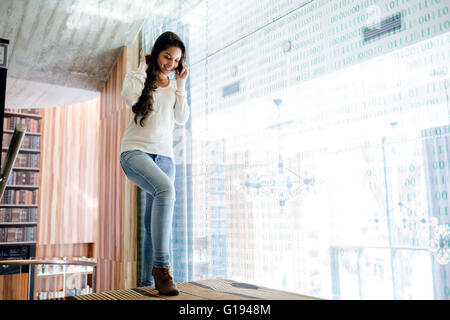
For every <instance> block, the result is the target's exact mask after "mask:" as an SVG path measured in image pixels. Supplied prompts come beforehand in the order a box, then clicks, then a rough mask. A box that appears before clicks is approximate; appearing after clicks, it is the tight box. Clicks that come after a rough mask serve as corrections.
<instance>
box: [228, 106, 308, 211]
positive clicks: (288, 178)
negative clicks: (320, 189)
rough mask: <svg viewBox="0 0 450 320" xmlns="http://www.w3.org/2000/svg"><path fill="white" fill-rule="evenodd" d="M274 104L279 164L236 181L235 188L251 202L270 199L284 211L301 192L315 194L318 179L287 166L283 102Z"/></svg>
mask: <svg viewBox="0 0 450 320" xmlns="http://www.w3.org/2000/svg"><path fill="white" fill-rule="evenodd" d="M273 102H274V104H275V105H276V107H277V116H278V121H277V127H278V162H277V163H276V164H275V166H272V168H271V169H269V170H268V172H263V173H261V171H259V172H258V173H256V174H247V175H246V178H245V180H244V181H242V180H240V181H236V182H235V186H236V187H237V189H238V190H243V191H244V192H245V194H246V196H247V198H248V199H249V200H251V201H253V200H256V199H257V198H269V197H270V198H272V199H274V200H276V202H277V203H278V205H279V206H280V208H281V209H283V207H284V206H285V205H286V202H287V201H288V200H289V199H291V198H294V197H296V196H298V195H299V194H300V193H301V192H303V191H307V192H315V187H316V179H315V178H314V177H311V176H309V174H308V172H307V171H304V173H303V174H302V175H300V174H298V173H296V172H295V171H293V170H291V169H289V168H288V167H287V166H286V165H285V162H284V161H283V158H282V153H281V126H282V124H281V121H280V112H279V109H280V105H281V103H282V100H281V99H274V100H273Z"/></svg>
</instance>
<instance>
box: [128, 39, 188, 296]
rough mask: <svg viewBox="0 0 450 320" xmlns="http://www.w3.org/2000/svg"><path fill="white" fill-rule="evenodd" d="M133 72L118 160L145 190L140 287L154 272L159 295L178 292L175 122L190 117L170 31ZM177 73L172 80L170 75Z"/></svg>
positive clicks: (181, 51)
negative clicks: (173, 255)
mask: <svg viewBox="0 0 450 320" xmlns="http://www.w3.org/2000/svg"><path fill="white" fill-rule="evenodd" d="M140 56H141V59H140V64H139V67H138V69H137V70H136V71H131V72H128V73H127V74H126V76H125V80H124V84H123V89H122V97H123V99H124V100H125V102H126V103H127V104H128V105H129V106H132V111H133V113H134V115H133V117H132V119H130V120H129V122H128V124H127V127H126V129H125V132H124V136H123V139H122V146H121V149H120V164H121V165H122V169H123V171H124V172H125V174H126V176H127V177H128V178H129V179H130V180H131V181H132V182H134V183H135V184H136V185H138V186H139V187H140V188H141V189H142V190H144V191H145V192H146V204H145V216H144V225H145V234H144V244H143V259H142V277H141V284H140V285H141V286H150V285H153V283H152V279H151V278H152V276H153V279H154V281H155V287H156V289H157V290H158V291H159V292H160V293H161V294H166V295H178V293H179V292H178V288H177V286H176V284H175V283H174V281H173V277H172V275H171V273H170V261H169V260H170V257H169V239H170V234H171V228H172V217H173V209H174V205H175V186H174V180H175V164H174V160H173V159H174V153H173V147H172V143H173V141H172V140H173V136H172V131H173V129H174V122H176V123H178V124H180V125H182V124H184V123H186V121H187V120H188V118H189V106H188V105H187V97H186V90H185V83H186V78H187V76H188V74H189V71H188V70H189V68H188V66H187V65H186V63H185V62H184V60H185V57H186V49H185V46H184V43H183V41H182V40H181V39H180V38H179V37H178V36H177V35H176V34H174V33H173V32H165V33H163V34H161V35H160V36H159V37H158V39H156V41H155V43H154V45H153V48H152V51H151V53H150V55H148V54H145V55H144V53H143V51H141V53H140ZM171 72H175V81H174V80H170V79H169V74H170V73H171Z"/></svg>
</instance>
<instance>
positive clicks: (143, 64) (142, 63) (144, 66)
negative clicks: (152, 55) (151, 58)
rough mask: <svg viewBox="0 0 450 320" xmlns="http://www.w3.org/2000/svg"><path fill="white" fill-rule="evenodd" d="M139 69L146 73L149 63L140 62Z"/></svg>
mask: <svg viewBox="0 0 450 320" xmlns="http://www.w3.org/2000/svg"><path fill="white" fill-rule="evenodd" d="M138 70H139V71H142V72H144V73H145V72H146V71H147V64H146V63H145V62H141V63H140V64H139V67H138Z"/></svg>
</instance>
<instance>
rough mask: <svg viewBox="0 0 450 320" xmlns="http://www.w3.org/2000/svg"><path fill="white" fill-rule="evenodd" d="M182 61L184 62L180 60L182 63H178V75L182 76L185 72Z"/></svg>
mask: <svg viewBox="0 0 450 320" xmlns="http://www.w3.org/2000/svg"><path fill="white" fill-rule="evenodd" d="M182 61H183V60H180V62H178V67H177V71H178V74H179V75H181V74H182V73H183V71H184V68H183V63H182Z"/></svg>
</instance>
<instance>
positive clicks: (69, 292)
mask: <svg viewBox="0 0 450 320" xmlns="http://www.w3.org/2000/svg"><path fill="white" fill-rule="evenodd" d="M93 292H94V290H92V288H91V287H90V286H89V285H87V286H86V287H85V288H74V289H66V290H59V291H37V292H36V300H47V299H56V298H64V297H71V296H78V295H83V294H89V293H93Z"/></svg>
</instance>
